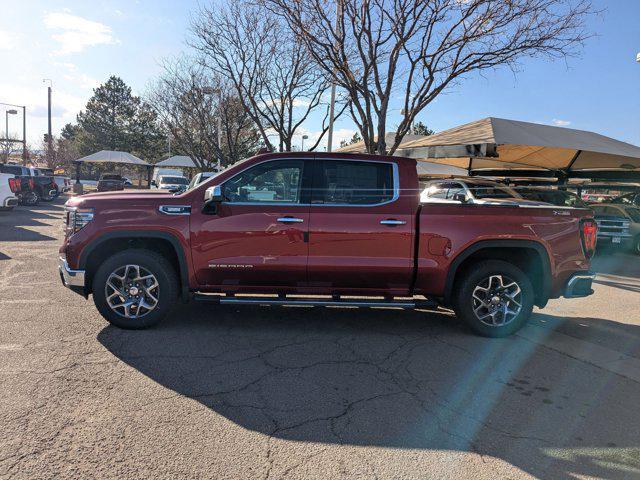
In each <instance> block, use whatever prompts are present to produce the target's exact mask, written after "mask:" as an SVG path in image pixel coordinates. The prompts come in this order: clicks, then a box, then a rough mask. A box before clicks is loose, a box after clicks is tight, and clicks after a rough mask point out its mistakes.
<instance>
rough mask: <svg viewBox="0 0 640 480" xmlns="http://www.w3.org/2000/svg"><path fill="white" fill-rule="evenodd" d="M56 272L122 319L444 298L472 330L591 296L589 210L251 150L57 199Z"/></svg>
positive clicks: (382, 162) (386, 166)
mask: <svg viewBox="0 0 640 480" xmlns="http://www.w3.org/2000/svg"><path fill="white" fill-rule="evenodd" d="M66 212H67V213H66V236H65V240H64V244H63V245H62V246H61V248H60V251H59V253H60V260H59V271H60V277H61V279H62V282H63V284H64V285H65V286H67V287H69V288H71V289H72V290H74V291H76V292H77V293H80V294H82V295H84V296H85V298H88V296H89V295H90V294H93V299H94V302H95V305H96V307H97V309H98V311H99V312H100V313H101V314H102V315H103V316H104V318H105V319H106V320H108V321H109V322H111V323H112V324H114V325H116V326H119V327H122V328H131V329H136V328H144V327H149V326H151V325H154V324H156V323H158V322H159V321H160V320H161V319H162V318H163V317H164V316H165V315H166V314H167V312H168V311H169V309H171V308H172V307H173V305H174V304H175V302H176V300H177V299H178V298H180V299H182V300H183V301H187V300H189V299H190V298H194V299H195V300H200V301H209V302H216V303H218V304H260V305H262V304H266V305H320V306H336V305H338V306H339V305H344V306H358V307H394V306H395V307H402V308H435V307H437V306H444V307H448V308H452V309H453V310H454V311H455V312H456V314H457V315H458V317H459V318H461V319H462V320H464V322H466V323H467V324H468V325H469V326H470V327H471V329H472V330H474V331H475V332H476V333H478V334H481V335H485V336H491V337H501V336H505V335H509V334H511V333H513V332H515V331H516V330H518V329H519V328H520V327H521V326H522V325H523V324H524V323H525V322H526V321H527V319H528V318H529V316H530V315H531V311H532V309H533V306H534V305H537V306H539V307H544V306H545V304H546V303H547V301H548V300H549V299H551V298H559V297H562V296H564V297H566V298H574V297H584V296H587V295H590V294H591V293H593V291H592V289H591V283H592V279H593V275H592V274H591V273H590V272H589V265H590V260H589V259H590V257H591V256H592V255H593V253H594V250H595V246H596V235H597V226H596V223H595V221H594V219H593V214H592V212H591V211H589V210H587V209H578V208H563V207H556V206H551V205H546V206H545V205H534V206H530V205H517V204H514V203H508V204H506V205H481V204H472V203H467V202H462V201H461V202H458V203H455V202H452V203H447V204H442V203H433V204H430V203H421V202H420V187H419V182H418V175H417V171H416V161H415V160H413V159H409V158H401V157H383V156H372V155H347V154H337V153H334V154H331V153H325V154H321V153H306V152H305V153H279V154H273V153H271V154H263V155H258V156H255V157H253V158H250V159H248V160H244V161H242V162H240V163H237V164H235V165H234V166H232V167H230V168H228V169H227V170H225V171H223V172H221V173H219V174H217V175H215V176H213V177H211V178H209V179H207V180H206V181H205V182H203V183H201V184H198V185H195V186H194V187H193V188H191V189H189V190H187V191H186V192H184V193H181V194H176V195H172V194H170V193H166V192H163V191H161V190H155V191H147V192H140V191H138V192H135V191H128V192H105V193H95V194H89V195H83V196H77V197H73V198H71V199H70V200H68V201H67V203H66Z"/></svg>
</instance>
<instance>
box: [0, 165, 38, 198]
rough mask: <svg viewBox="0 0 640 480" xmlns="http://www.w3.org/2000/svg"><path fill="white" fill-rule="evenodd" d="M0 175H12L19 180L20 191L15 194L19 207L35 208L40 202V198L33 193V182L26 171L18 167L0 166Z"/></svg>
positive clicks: (24, 168)
mask: <svg viewBox="0 0 640 480" xmlns="http://www.w3.org/2000/svg"><path fill="white" fill-rule="evenodd" d="M0 173H7V174H10V175H13V176H14V177H15V178H17V179H19V180H20V191H19V192H18V193H17V194H16V196H17V197H18V203H19V204H21V205H28V206H35V205H38V203H39V202H40V197H39V196H38V195H37V194H36V191H35V180H34V179H33V177H32V176H31V175H28V173H29V172H28V169H27V168H26V167H22V166H19V165H13V164H0Z"/></svg>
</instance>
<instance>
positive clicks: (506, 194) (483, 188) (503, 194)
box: [467, 183, 522, 199]
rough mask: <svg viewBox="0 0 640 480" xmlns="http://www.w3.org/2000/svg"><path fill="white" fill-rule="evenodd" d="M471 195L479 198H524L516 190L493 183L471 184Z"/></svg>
mask: <svg viewBox="0 0 640 480" xmlns="http://www.w3.org/2000/svg"><path fill="white" fill-rule="evenodd" d="M467 186H468V187H469V190H471V194H472V195H473V196H474V197H475V198H477V199H482V198H522V197H521V196H520V195H519V194H518V193H516V191H515V190H512V189H511V188H509V187H502V186H499V185H494V184H492V183H469V184H468V185H467Z"/></svg>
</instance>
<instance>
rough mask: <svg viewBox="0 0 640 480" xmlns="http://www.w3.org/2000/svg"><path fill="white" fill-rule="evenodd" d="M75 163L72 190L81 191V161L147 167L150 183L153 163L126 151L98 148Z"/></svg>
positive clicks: (149, 182)
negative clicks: (74, 180)
mask: <svg viewBox="0 0 640 480" xmlns="http://www.w3.org/2000/svg"><path fill="white" fill-rule="evenodd" d="M75 163H76V187H74V191H76V192H77V193H81V192H82V184H81V183H80V165H82V164H83V163H116V164H119V165H136V166H141V167H146V168H147V181H148V184H149V185H150V184H151V170H152V168H153V165H152V164H150V163H147V162H145V161H144V160H141V159H140V158H138V157H136V156H135V155H132V154H130V153H128V152H119V151H115V150H100V151H99V152H96V153H92V154H91V155H87V156H86V157H82V158H79V159H77V160H75Z"/></svg>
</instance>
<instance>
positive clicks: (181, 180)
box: [151, 175, 189, 192]
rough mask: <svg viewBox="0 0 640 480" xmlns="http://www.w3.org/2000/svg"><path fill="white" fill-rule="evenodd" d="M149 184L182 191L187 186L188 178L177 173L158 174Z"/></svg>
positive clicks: (163, 188)
mask: <svg viewBox="0 0 640 480" xmlns="http://www.w3.org/2000/svg"><path fill="white" fill-rule="evenodd" d="M151 186H153V187H155V188H159V189H161V190H169V191H170V192H179V191H184V190H186V189H187V187H188V186H189V179H188V178H186V177H180V176H178V175H160V176H158V179H157V180H153V181H152V182H151Z"/></svg>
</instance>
